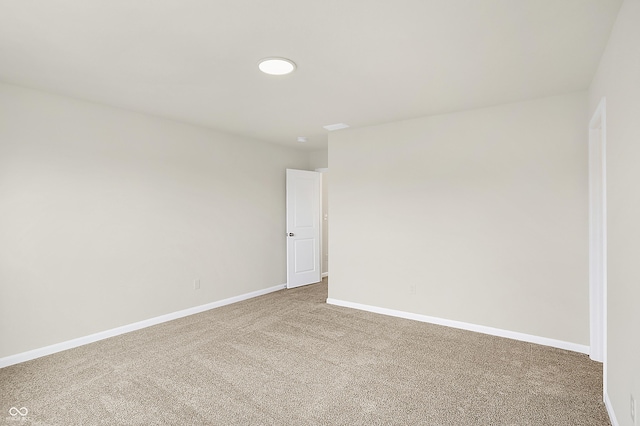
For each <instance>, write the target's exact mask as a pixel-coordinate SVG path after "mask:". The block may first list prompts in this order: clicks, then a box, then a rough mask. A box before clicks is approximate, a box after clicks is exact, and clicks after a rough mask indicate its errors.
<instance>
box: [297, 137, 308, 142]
mask: <svg viewBox="0 0 640 426" xmlns="http://www.w3.org/2000/svg"><path fill="white" fill-rule="evenodd" d="M307 140H308V139H307V137H306V136H298V142H307Z"/></svg>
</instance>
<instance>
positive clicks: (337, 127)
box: [322, 123, 349, 132]
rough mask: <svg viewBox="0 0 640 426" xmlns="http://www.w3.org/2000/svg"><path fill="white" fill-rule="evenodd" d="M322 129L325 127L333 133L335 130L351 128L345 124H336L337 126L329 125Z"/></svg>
mask: <svg viewBox="0 0 640 426" xmlns="http://www.w3.org/2000/svg"><path fill="white" fill-rule="evenodd" d="M322 127H324V128H325V129H327V130H328V131H330V132H333V131H334V130H340V129H346V128H347V127H349V125H348V124H344V123H336V124H327V125H326V126H322Z"/></svg>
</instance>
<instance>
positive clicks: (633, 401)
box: [629, 394, 638, 426]
mask: <svg viewBox="0 0 640 426" xmlns="http://www.w3.org/2000/svg"><path fill="white" fill-rule="evenodd" d="M629 409H630V410H631V422H632V423H631V424H632V425H634V426H635V425H637V424H638V423H636V415H637V414H638V410H637V409H636V399H635V398H634V397H633V394H632V395H631V407H629Z"/></svg>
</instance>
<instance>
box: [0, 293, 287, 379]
mask: <svg viewBox="0 0 640 426" xmlns="http://www.w3.org/2000/svg"><path fill="white" fill-rule="evenodd" d="M285 288H286V284H280V285H276V286H273V287H269V288H265V289H262V290H256V291H252V292H250V293H245V294H241V295H239V296H234V297H229V298H228V299H223V300H218V301H217V302H211V303H207V304H205V305H200V306H194V307H193V308H188V309H183V310H181V311H177V312H172V313H170V314H166V315H161V316H159V317H155V318H149V319H146V320H143V321H139V322H134V323H133V324H128V325H123V326H121V327H116V328H112V329H111V330H105V331H101V332H99V333H94V334H90V335H88V336H84V337H78V338H77V339H72V340H67V341H66V342H60V343H56V344H53V345H50V346H45V347H43V348H38V349H34V350H31V351H27V352H22V353H19V354H16V355H11V356H8V357H4V358H0V368H3V367H8V366H10V365H13V364H19V363H21V362H25V361H29V360H32V359H35V358H40V357H43V356H46V355H51V354H54V353H56V352H61V351H64V350H67V349H71V348H76V347H78V346H82V345H87V344H89V343H93V342H97V341H98V340H103V339H108V338H109V337H114V336H118V335H120V334H124V333H129V332H131V331H135V330H140V329H142V328H146V327H151V326H152V325H156V324H161V323H163V322H167V321H171V320H174V319H178V318H182V317H186V316H189V315H193V314H198V313H200V312H204V311H208V310H210V309H214V308H219V307H221V306H225V305H230V304H232V303H237V302H241V301H243V300H247V299H251V298H254V297H258V296H262V295H264V294H267V293H272V292H274V291H278V290H283V289H285Z"/></svg>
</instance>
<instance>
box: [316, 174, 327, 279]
mask: <svg viewBox="0 0 640 426" xmlns="http://www.w3.org/2000/svg"><path fill="white" fill-rule="evenodd" d="M315 171H316V172H318V173H322V177H321V178H320V278H324V277H328V276H329V268H328V266H327V270H326V272H322V270H323V269H324V261H325V259H324V251H325V248H326V249H327V257H329V247H325V246H324V245H325V241H324V227H325V224H324V222H325V218H324V174H325V173H327V172H328V171H329V168H328V167H320V168H318V169H315ZM327 197H328V196H327Z"/></svg>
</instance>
